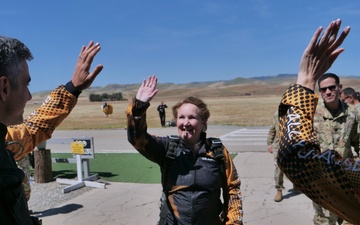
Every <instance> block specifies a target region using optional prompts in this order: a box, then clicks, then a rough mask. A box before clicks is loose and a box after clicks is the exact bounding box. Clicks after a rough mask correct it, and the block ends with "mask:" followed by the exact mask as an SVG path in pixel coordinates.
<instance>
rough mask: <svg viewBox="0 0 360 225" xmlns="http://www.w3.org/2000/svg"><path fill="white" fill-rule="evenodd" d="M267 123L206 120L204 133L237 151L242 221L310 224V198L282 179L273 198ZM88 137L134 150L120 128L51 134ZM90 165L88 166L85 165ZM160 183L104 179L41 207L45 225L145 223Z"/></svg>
mask: <svg viewBox="0 0 360 225" xmlns="http://www.w3.org/2000/svg"><path fill="white" fill-rule="evenodd" d="M268 128H269V127H252V128H244V127H233V126H209V129H208V130H209V132H208V136H214V137H220V138H221V139H222V141H223V143H224V145H225V146H226V147H227V148H228V150H229V151H230V152H238V155H237V156H236V157H235V158H234V164H235V166H236V168H237V170H238V173H239V175H240V179H241V191H242V193H243V209H244V224H246V225H290V224H291V225H304V224H312V217H313V215H314V211H313V208H312V203H311V201H310V200H309V199H308V198H307V197H306V196H305V195H303V194H300V195H295V194H294V193H293V192H292V184H291V182H289V181H288V180H287V179H285V184H284V186H285V190H284V200H283V201H282V202H280V203H276V202H274V200H273V198H274V195H275V193H276V190H275V188H274V178H273V173H274V161H273V156H272V155H271V154H269V153H267V152H266V149H267V148H266V136H267V131H268ZM149 133H151V134H155V135H161V136H163V135H169V134H176V133H177V132H176V129H175V128H173V127H172V128H156V129H149ZM81 136H91V137H94V146H95V152H97V153H101V152H119V153H120V152H135V151H134V149H133V147H132V146H131V145H130V144H129V143H128V142H127V139H126V130H125V129H117V130H101V131H96V130H90V131H89V130H86V131H56V132H55V133H54V139H56V138H64V137H81ZM51 142H52V141H49V143H48V145H47V148H49V149H51V151H52V152H70V147H69V145H67V144H53V143H51ZM90 170H91V168H90ZM160 193H161V186H160V184H133V183H110V184H109V185H107V187H106V189H96V188H95V189H94V190H92V191H90V192H87V193H85V194H83V195H81V196H78V197H76V198H74V199H73V200H71V201H69V202H66V203H64V204H62V205H59V206H58V207H56V208H54V209H51V210H48V211H46V214H45V215H44V217H42V219H43V223H44V224H46V225H65V224H66V225H69V224H70V225H71V224H77V225H100V224H101V225H119V224H121V225H122V224H124V225H130V224H134V225H139V224H140V225H142V224H144V225H147V224H156V221H157V219H158V214H159V209H158V203H159V196H160Z"/></svg>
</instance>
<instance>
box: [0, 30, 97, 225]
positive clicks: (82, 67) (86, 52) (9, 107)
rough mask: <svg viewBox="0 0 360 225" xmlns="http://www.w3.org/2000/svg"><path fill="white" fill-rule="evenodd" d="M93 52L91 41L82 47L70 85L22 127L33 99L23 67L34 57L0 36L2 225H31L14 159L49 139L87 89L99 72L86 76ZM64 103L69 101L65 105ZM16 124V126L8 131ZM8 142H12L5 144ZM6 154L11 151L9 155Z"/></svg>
mask: <svg viewBox="0 0 360 225" xmlns="http://www.w3.org/2000/svg"><path fill="white" fill-rule="evenodd" d="M98 51H100V45H99V44H98V43H97V44H94V43H93V42H92V41H91V42H90V43H89V44H88V46H87V47H85V46H83V47H82V49H81V51H80V55H79V58H78V60H77V64H76V67H75V71H74V75H73V77H72V79H71V81H70V82H68V83H67V84H66V85H60V86H59V87H58V88H57V89H55V90H54V91H53V92H52V94H51V95H50V96H49V98H48V99H47V101H45V103H44V104H43V106H42V107H40V109H38V110H37V111H36V112H34V114H32V115H31V116H30V117H29V118H27V119H26V120H25V121H24V120H23V111H24V107H25V104H26V102H27V101H28V100H30V99H31V97H32V96H31V93H30V91H29V89H28V85H29V83H30V80H31V78H30V73H29V68H28V64H27V61H30V60H32V58H33V57H32V54H31V52H30V50H29V49H28V48H27V47H26V46H25V45H24V44H23V43H22V42H20V41H19V40H17V39H14V38H9V37H1V36H0V114H1V115H2V117H1V118H0V135H1V136H0V218H1V224H7V225H15V224H17V225H19V224H20V225H22V224H26V225H28V224H36V223H35V221H34V220H33V219H32V218H31V217H30V214H29V210H28V207H27V203H26V197H25V195H24V189H23V186H22V181H23V179H24V172H23V171H21V170H20V169H18V168H17V166H16V163H15V160H14V154H16V155H15V157H17V158H21V157H24V156H25V155H27V154H28V153H29V152H30V151H32V150H33V149H34V147H35V146H36V145H37V144H39V143H40V142H42V141H43V140H46V139H48V138H50V137H51V133H52V132H53V130H54V129H55V127H56V126H57V125H58V124H59V123H60V122H61V121H62V120H63V119H64V118H65V117H66V116H67V115H68V113H69V112H70V111H71V109H72V108H73V106H74V105H75V103H76V99H77V97H78V95H79V94H80V93H81V91H82V90H84V89H86V88H88V87H89V86H90V85H91V84H92V82H93V81H94V79H95V78H96V76H97V75H98V74H99V73H100V72H101V70H102V68H103V66H102V65H98V66H96V68H95V69H94V71H93V72H91V73H90V72H89V70H90V66H91V63H92V61H93V58H94V56H95V55H96V54H97V52H98ZM71 96H72V97H71ZM64 98H69V99H72V100H70V101H65V102H64V101H63V100H64ZM60 109H61V112H60V111H59V112H58V115H56V116H55V117H52V116H54V114H53V111H54V110H60ZM45 121H47V122H45ZM16 124H21V125H18V126H14V127H10V126H11V125H16ZM7 126H8V128H7ZM8 131H9V133H8ZM7 133H8V136H7V137H6V139H5V136H6V135H7ZM10 140H12V141H11V142H9V141H10ZM11 143H12V144H11ZM14 143H15V144H14ZM29 146H30V147H29ZM10 148H11V149H12V151H10V150H8V149H10Z"/></svg>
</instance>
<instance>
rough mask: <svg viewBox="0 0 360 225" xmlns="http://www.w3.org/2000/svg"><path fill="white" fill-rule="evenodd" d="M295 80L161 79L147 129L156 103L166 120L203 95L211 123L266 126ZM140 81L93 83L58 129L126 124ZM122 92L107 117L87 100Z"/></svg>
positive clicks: (345, 80) (353, 80)
mask: <svg viewBox="0 0 360 225" xmlns="http://www.w3.org/2000/svg"><path fill="white" fill-rule="evenodd" d="M340 79H341V83H342V84H343V88H345V87H353V88H354V89H355V90H358V91H360V77H356V76H343V77H340ZM295 81H296V75H295V74H280V75H278V76H268V77H254V78H235V79H232V80H226V81H211V82H192V83H187V84H174V83H159V84H158V86H157V88H158V89H159V90H160V91H159V93H158V94H157V95H156V96H155V97H154V99H153V100H152V102H151V105H150V107H149V109H148V111H147V122H148V126H149V127H160V123H159V118H158V113H157V111H156V107H157V105H158V104H159V103H160V102H161V101H164V102H165V103H166V104H167V105H168V107H169V108H168V109H167V111H166V119H167V120H171V119H172V115H171V114H172V112H171V107H172V106H173V105H174V104H176V102H178V101H180V100H181V99H183V98H184V97H187V96H196V97H199V98H202V99H203V100H204V101H205V102H206V103H207V104H208V107H209V109H210V113H211V116H210V119H209V124H221V125H239V126H267V125H270V123H271V119H272V115H273V113H274V112H275V110H276V109H277V107H278V105H279V102H280V99H281V96H282V94H283V93H284V91H285V90H286V89H287V87H288V86H289V85H290V84H291V83H294V82H295ZM139 86H140V83H138V84H128V85H124V84H109V85H107V86H105V87H91V88H90V89H88V90H86V91H84V92H83V93H82V94H81V96H80V98H79V102H78V104H77V106H76V107H75V109H74V110H73V112H72V113H71V114H70V115H69V116H68V118H67V119H66V120H65V121H64V122H63V123H62V124H61V125H60V127H59V129H112V128H125V127H126V118H125V110H126V107H127V105H128V101H129V100H130V99H131V98H133V96H135V94H136V91H137V90H138V88H139ZM49 92H50V91H43V92H37V93H33V99H32V100H31V101H29V102H28V104H27V106H26V108H25V113H24V115H28V114H29V113H31V112H32V111H33V110H34V109H36V108H38V107H39V106H40V103H41V102H42V101H43V100H44V99H45V98H46V96H47V95H48V94H49ZM117 92H121V93H122V94H123V97H124V98H125V99H126V100H125V101H116V102H109V103H110V104H112V105H113V108H114V113H113V114H112V115H110V116H109V117H108V118H106V117H105V115H104V113H103V112H102V110H101V105H102V102H90V101H89V95H90V94H92V93H93V94H102V93H108V94H112V93H117Z"/></svg>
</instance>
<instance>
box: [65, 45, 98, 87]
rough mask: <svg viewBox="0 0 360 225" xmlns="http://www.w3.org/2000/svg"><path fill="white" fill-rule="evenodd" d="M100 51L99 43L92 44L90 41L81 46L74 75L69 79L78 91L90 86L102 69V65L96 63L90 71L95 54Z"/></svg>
mask: <svg viewBox="0 0 360 225" xmlns="http://www.w3.org/2000/svg"><path fill="white" fill-rule="evenodd" d="M99 51H100V44H99V43H96V44H94V42H93V41H90V42H89V44H88V45H87V46H86V47H85V46H82V48H81V51H80V54H79V58H78V61H77V63H76V66H75V71H74V75H73V77H72V79H71V81H72V83H73V84H74V86H75V88H76V89H78V90H79V91H82V90H85V89H87V88H88V87H90V86H91V84H92V83H93V81H94V80H95V78H96V76H97V75H98V74H99V73H100V72H101V70H102V69H103V65H101V64H100V65H97V66H96V67H95V68H94V70H93V71H92V72H90V67H91V64H92V62H93V60H94V57H95V56H96V54H97V53H98V52H99Z"/></svg>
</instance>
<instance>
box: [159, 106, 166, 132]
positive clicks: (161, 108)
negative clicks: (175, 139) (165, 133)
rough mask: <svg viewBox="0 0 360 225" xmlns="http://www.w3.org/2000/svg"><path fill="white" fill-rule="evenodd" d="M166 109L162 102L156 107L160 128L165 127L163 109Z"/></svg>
mask: <svg viewBox="0 0 360 225" xmlns="http://www.w3.org/2000/svg"><path fill="white" fill-rule="evenodd" d="M166 108H167V105H165V103H164V102H161V103H160V105H159V106H158V107H157V111H158V112H159V117H160V123H161V126H162V127H165V120H166V113H165V109H166Z"/></svg>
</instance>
